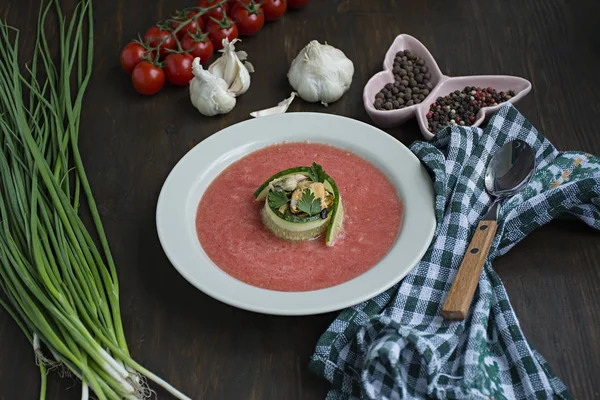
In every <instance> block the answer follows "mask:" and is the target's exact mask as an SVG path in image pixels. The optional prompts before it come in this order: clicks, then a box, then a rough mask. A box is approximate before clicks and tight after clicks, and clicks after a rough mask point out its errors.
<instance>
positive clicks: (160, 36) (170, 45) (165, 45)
mask: <svg viewBox="0 0 600 400" xmlns="http://www.w3.org/2000/svg"><path fill="white" fill-rule="evenodd" d="M144 42H146V43H148V45H149V46H150V47H151V48H152V47H157V46H159V45H160V58H161V59H162V58H165V57H166V56H167V54H169V52H168V50H169V49H170V50H174V49H175V48H176V47H177V42H176V41H175V38H174V37H173V35H172V34H171V32H169V31H168V30H166V29H161V28H160V27H158V26H153V27H152V28H150V29H148V30H147V31H146V34H145V35H144ZM161 42H162V44H161Z"/></svg>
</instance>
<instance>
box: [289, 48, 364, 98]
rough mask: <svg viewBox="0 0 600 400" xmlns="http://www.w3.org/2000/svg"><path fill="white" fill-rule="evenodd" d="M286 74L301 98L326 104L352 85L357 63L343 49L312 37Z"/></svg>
mask: <svg viewBox="0 0 600 400" xmlns="http://www.w3.org/2000/svg"><path fill="white" fill-rule="evenodd" d="M287 76H288V80H289V82H290V85H292V87H293V88H294V90H295V91H296V92H298V95H299V96H300V97H301V98H302V99H304V100H306V101H308V102H311V103H314V102H317V101H320V102H321V103H322V104H323V105H325V106H327V104H328V103H333V102H335V101H337V100H339V99H340V97H342V95H343V94H344V93H346V91H348V89H349V88H350V85H351V84H352V77H353V76H354V64H353V63H352V61H351V60H350V59H349V58H348V57H346V55H345V54H344V52H342V51H341V50H339V49H337V48H335V47H333V46H330V45H328V44H327V43H325V44H320V43H319V42H318V41H316V40H312V41H311V42H310V43H309V44H308V45H306V47H304V48H303V49H302V50H301V51H300V53H299V54H298V56H296V58H295V59H294V60H293V61H292V65H291V66H290V70H289V71H288V75H287Z"/></svg>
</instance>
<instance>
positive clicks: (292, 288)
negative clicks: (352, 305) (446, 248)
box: [196, 142, 403, 292]
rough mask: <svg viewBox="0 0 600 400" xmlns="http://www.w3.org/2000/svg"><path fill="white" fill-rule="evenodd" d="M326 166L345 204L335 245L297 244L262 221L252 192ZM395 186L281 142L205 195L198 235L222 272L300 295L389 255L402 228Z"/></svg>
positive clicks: (340, 154)
mask: <svg viewBox="0 0 600 400" xmlns="http://www.w3.org/2000/svg"><path fill="white" fill-rule="evenodd" d="M313 162H316V163H318V164H320V165H321V166H322V167H323V169H324V170H325V172H326V173H327V174H328V175H329V176H331V177H332V178H333V179H334V180H335V182H336V183H337V186H338V189H339V193H340V195H341V199H343V206H344V211H345V212H344V219H343V225H342V230H341V231H340V234H339V236H338V239H337V240H336V241H335V244H334V245H333V246H326V245H325V241H324V240H323V238H322V237H319V238H316V239H312V240H308V241H301V242H292V241H288V240H285V239H280V238H278V237H276V236H275V235H273V234H272V233H271V232H270V231H269V230H268V229H267V228H266V227H265V226H264V225H263V223H262V222H261V209H262V208H263V207H264V205H265V204H264V201H262V202H259V201H256V200H255V199H254V197H253V193H254V192H255V191H256V190H257V188H258V187H259V186H260V185H261V184H263V182H265V181H266V180H267V179H268V178H269V177H271V176H272V175H274V174H275V173H277V172H279V171H281V170H285V169H287V168H293V167H296V166H310V165H311V164H312V163H313ZM402 213H403V205H402V202H401V200H400V198H399V196H398V193H397V190H396V187H395V186H394V185H393V184H392V183H391V182H390V181H389V179H388V178H387V177H386V175H385V174H384V173H383V172H382V171H380V170H379V169H378V168H377V167H375V166H374V165H373V164H371V163H370V162H368V161H366V160H365V159H363V158H361V157H359V156H357V155H355V154H353V153H351V152H348V151H346V150H343V149H340V148H337V147H334V146H330V145H325V144H316V143H305V142H301V143H300V142H299V143H282V144H277V145H271V146H268V147H265V148H263V149H260V150H257V151H255V152H253V153H250V154H248V155H247V156H245V157H243V158H241V159H240V160H238V161H236V162H235V163H233V164H231V165H230V166H229V167H227V168H226V169H224V170H223V171H222V172H221V173H220V174H219V176H218V177H217V178H216V179H215V180H214V181H213V182H212V183H211V184H210V185H209V187H208V188H207V190H206V192H205V193H204V195H203V196H202V199H201V200H200V203H199V205H198V210H197V214H196V230H197V234H198V238H199V241H200V244H201V246H202V248H203V249H204V251H205V252H206V254H207V255H208V257H209V258H210V259H211V260H212V261H213V262H214V263H215V264H216V265H217V266H218V267H219V268H221V269H222V270H223V271H224V272H226V273H227V274H229V275H231V276H232V277H234V278H236V279H238V280H240V281H243V282H246V283H248V284H250V285H253V286H257V287H260V288H264V289H270V290H277V291H285V292H301V291H309V290H317V289H324V288H328V287H332V286H335V285H338V284H341V283H343V282H346V281H348V280H351V279H353V278H355V277H357V276H359V275H361V274H362V273H364V272H366V271H367V270H369V269H371V268H372V267H373V266H375V265H376V264H377V263H378V262H379V261H380V260H381V259H382V258H383V257H384V256H385V255H386V253H387V252H388V251H389V250H390V249H391V247H392V245H393V244H394V242H395V240H396V238H397V236H398V233H399V231H400V226H401V222H402Z"/></svg>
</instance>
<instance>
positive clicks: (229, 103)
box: [190, 57, 236, 117]
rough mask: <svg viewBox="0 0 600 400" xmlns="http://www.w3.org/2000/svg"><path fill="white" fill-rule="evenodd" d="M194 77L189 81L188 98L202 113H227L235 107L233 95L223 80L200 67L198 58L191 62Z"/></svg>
mask: <svg viewBox="0 0 600 400" xmlns="http://www.w3.org/2000/svg"><path fill="white" fill-rule="evenodd" d="M192 72H193V73H194V79H192V81H191V82H190V100H191V101H192V104H193V105H194V107H196V108H197V109H198V111H200V113H201V114H202V115H206V116H207V117H212V116H213V115H217V114H227V113H228V112H230V111H231V110H233V108H234V107H235V103H236V99H235V96H234V95H233V94H232V93H230V92H229V90H228V85H227V82H225V80H223V79H222V78H219V77H218V76H215V75H213V74H211V73H210V72H209V71H207V70H205V69H204V68H202V64H200V58H199V57H196V58H195V59H194V61H193V63H192Z"/></svg>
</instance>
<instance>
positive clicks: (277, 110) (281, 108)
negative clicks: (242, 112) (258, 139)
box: [250, 92, 298, 118]
mask: <svg viewBox="0 0 600 400" xmlns="http://www.w3.org/2000/svg"><path fill="white" fill-rule="evenodd" d="M297 95H298V93H296V92H292V94H291V95H290V97H288V98H287V99H284V100H282V101H280V102H279V103H278V104H277V105H276V106H275V107H271V108H266V109H264V110H259V111H254V112H251V113H250V116H251V117H254V118H257V117H265V116H267V115H276V114H283V113H285V112H286V111H287V110H288V108H289V107H290V104H292V101H294V98H295V97H296V96H297Z"/></svg>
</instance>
